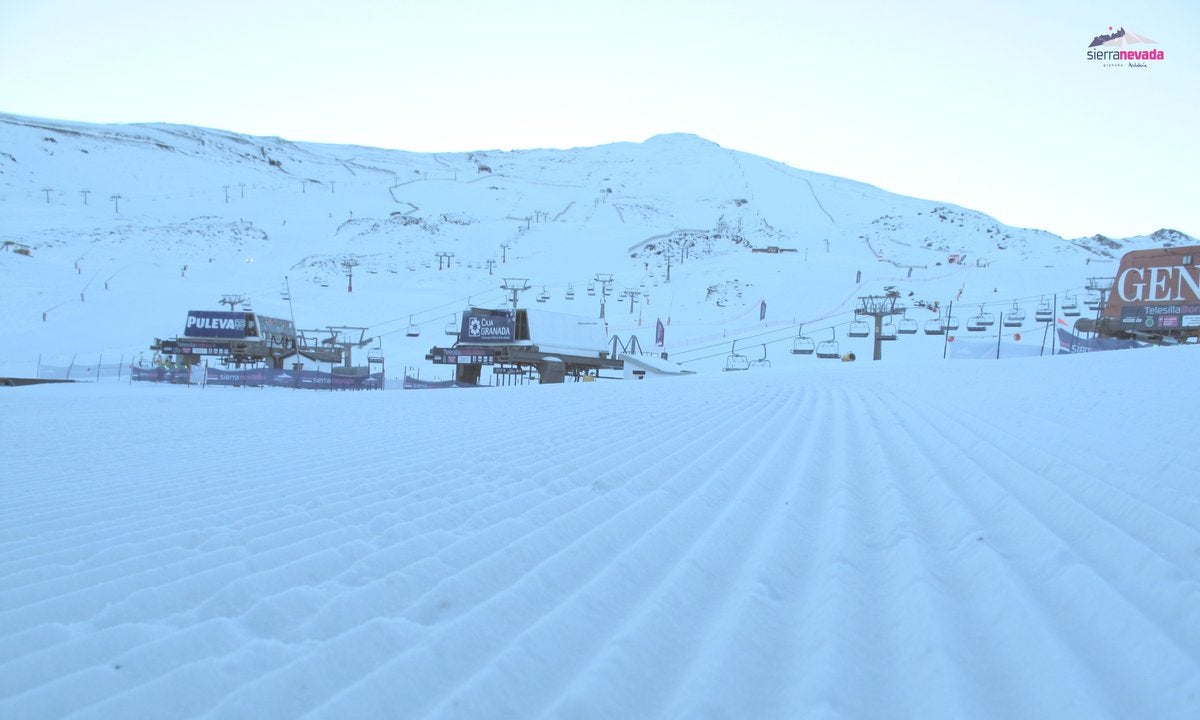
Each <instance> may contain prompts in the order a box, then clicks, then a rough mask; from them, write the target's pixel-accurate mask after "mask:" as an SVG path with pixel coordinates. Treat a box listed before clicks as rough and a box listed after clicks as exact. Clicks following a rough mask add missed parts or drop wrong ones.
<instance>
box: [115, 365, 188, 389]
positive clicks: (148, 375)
mask: <svg viewBox="0 0 1200 720" xmlns="http://www.w3.org/2000/svg"><path fill="white" fill-rule="evenodd" d="M129 374H130V379H132V380H139V381H141V382H165V383H177V384H180V385H186V384H187V383H188V382H190V381H191V378H192V369H191V368H190V367H181V368H169V367H158V366H155V367H139V366H137V365H130V366H129Z"/></svg>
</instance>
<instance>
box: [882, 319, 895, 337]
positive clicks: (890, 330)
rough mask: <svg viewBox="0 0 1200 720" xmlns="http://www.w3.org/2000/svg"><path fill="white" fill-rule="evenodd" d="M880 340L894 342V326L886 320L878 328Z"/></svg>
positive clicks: (889, 320)
mask: <svg viewBox="0 0 1200 720" xmlns="http://www.w3.org/2000/svg"><path fill="white" fill-rule="evenodd" d="M879 339H880V340H895V339H896V324H895V323H893V322H892V321H891V318H888V321H887V322H885V323H884V324H883V325H880V326H879Z"/></svg>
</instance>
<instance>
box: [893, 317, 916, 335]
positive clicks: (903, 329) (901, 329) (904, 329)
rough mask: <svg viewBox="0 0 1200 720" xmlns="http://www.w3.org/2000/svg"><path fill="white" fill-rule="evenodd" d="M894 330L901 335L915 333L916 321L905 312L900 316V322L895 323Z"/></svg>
mask: <svg viewBox="0 0 1200 720" xmlns="http://www.w3.org/2000/svg"><path fill="white" fill-rule="evenodd" d="M896 332H898V333H900V334H901V335H916V334H917V321H916V320H913V319H912V318H910V317H909V316H908V314H907V313H905V315H904V317H902V318H900V322H898V323H896Z"/></svg>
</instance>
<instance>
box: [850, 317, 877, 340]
mask: <svg viewBox="0 0 1200 720" xmlns="http://www.w3.org/2000/svg"><path fill="white" fill-rule="evenodd" d="M870 334H871V326H870V325H868V324H867V321H866V320H855V321H854V322H852V323H850V330H849V331H847V332H846V335H848V336H849V337H852V338H865V337H867V336H869V335H870Z"/></svg>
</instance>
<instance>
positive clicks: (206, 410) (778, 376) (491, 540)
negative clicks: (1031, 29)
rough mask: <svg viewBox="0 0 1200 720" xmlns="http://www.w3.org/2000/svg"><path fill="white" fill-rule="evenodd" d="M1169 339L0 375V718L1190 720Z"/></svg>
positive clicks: (1185, 445)
mask: <svg viewBox="0 0 1200 720" xmlns="http://www.w3.org/2000/svg"><path fill="white" fill-rule="evenodd" d="M1198 353H1200V349H1197V348H1195V347H1182V348H1170V349H1146V350H1136V351H1124V352H1109V353H1098V354H1094V355H1085V356H1062V357H1054V358H1042V359H1036V358H1035V359H1030V360H1009V361H1005V362H990V363H978V362H977V363H943V364H941V365H938V366H936V368H934V367H929V366H924V367H920V366H897V365H892V366H887V365H884V364H882V363H876V364H870V363H863V362H858V363H846V364H843V363H829V364H822V363H812V364H808V365H805V366H803V367H802V368H799V367H793V368H790V369H783V368H777V369H773V370H769V371H761V372H747V373H742V374H738V375H736V376H734V374H730V373H726V374H722V373H717V374H715V375H707V376H705V375H700V376H695V377H691V378H684V379H677V380H669V381H661V382H654V381H648V382H623V383H617V382H610V383H581V384H568V385H562V386H552V387H551V386H543V387H528V388H510V389H508V390H506V391H504V392H497V391H488V390H461V391H445V392H434V391H430V392H406V393H345V394H343V393H332V394H331V393H315V392H292V391H285V390H250V389H219V388H208V389H200V388H197V387H191V388H188V387H159V386H151V385H141V384H139V385H133V386H130V385H128V384H118V383H97V384H91V385H84V386H40V387H30V388H18V389H11V390H7V391H5V392H3V393H0V437H3V438H4V440H5V469H6V471H5V473H4V479H3V480H0V533H2V535H0V717H6V718H23V719H36V718H62V717H72V718H114V717H122V718H152V717H153V718H182V717H194V716H210V717H253V718H292V717H300V716H305V717H330V718H333V717H338V718H371V717H378V718H399V717H404V718H421V717H432V718H485V717H486V718H493V717H497V718H531V717H552V718H560V717H562V718H565V717H570V718H591V717H596V718H601V717H605V718H655V717H663V718H700V717H702V718H734V717H737V718H752V717H753V718H768V717H771V718H782V717H789V718H798V717H803V718H820V717H859V718H863V717H911V718H963V717H971V718H985V717H993V718H1017V717H1055V718H1062V717H1078V718H1085V717H1086V718H1105V717H1113V718H1133V717H1139V718H1143V717H1144V718H1151V717H1152V718H1195V717H1198V716H1200V583H1198V578H1200V501H1198V500H1197V492H1196V488H1197V486H1198V485H1200V483H1198V480H1200V472H1198V471H1197V467H1196V462H1195V420H1196V415H1195V409H1196V407H1197V401H1198V400H1200V397H1198V396H1200V388H1198V387H1197V385H1196V384H1195V383H1194V382H1190V381H1183V380H1181V381H1179V382H1177V383H1171V388H1172V389H1171V391H1170V392H1164V391H1161V390H1151V388H1161V387H1162V382H1161V381H1162V380H1163V379H1164V378H1169V377H1176V378H1190V377H1191V376H1192V373H1194V371H1195V368H1196V366H1197V360H1198V359H1200V355H1198ZM298 417H303V418H306V420H305V421H304V422H294V421H293V419H294V418H298Z"/></svg>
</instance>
